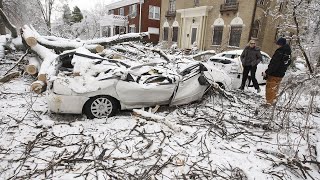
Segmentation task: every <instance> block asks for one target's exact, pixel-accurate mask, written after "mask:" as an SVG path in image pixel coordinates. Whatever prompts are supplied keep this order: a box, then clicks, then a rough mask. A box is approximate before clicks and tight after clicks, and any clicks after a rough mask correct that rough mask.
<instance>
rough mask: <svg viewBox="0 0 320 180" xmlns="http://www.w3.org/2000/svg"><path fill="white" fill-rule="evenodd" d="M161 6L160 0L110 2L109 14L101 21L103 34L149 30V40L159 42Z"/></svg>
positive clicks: (110, 34) (108, 6)
mask: <svg viewBox="0 0 320 180" xmlns="http://www.w3.org/2000/svg"><path fill="white" fill-rule="evenodd" d="M160 7H161V1H160V0H121V1H118V2H115V3H112V4H109V5H107V8H108V10H109V12H108V14H109V15H108V16H105V17H103V18H102V19H101V21H100V22H101V23H100V26H101V29H102V31H101V32H102V36H112V35H115V34H122V33H138V32H149V33H150V39H149V41H150V42H153V43H158V42H159V34H160V17H161V16H160ZM140 13H141V15H140Z"/></svg>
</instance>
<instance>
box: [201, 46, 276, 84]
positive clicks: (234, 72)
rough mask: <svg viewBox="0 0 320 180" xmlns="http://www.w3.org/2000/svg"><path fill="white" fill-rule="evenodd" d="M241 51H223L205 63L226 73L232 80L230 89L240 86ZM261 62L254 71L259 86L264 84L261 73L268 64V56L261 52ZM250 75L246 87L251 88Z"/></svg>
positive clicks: (241, 69)
mask: <svg viewBox="0 0 320 180" xmlns="http://www.w3.org/2000/svg"><path fill="white" fill-rule="evenodd" d="M242 52H243V50H233V51H225V52H222V53H219V54H216V55H214V56H212V57H210V59H209V60H208V61H207V63H208V64H210V65H212V66H214V67H217V68H218V69H221V70H224V71H226V73H227V74H228V75H229V76H230V77H231V78H232V87H233V88H238V87H240V85H241V79H242V71H243V67H242V63H241V59H240V55H241V54H242ZM261 55H262V61H261V63H259V64H258V67H257V71H256V79H257V81H258V83H259V84H265V83H266V80H265V79H263V76H262V72H264V71H265V70H266V69H267V68H268V65H269V63H270V60H271V58H270V56H269V55H268V54H267V53H265V52H263V51H261ZM250 83H251V80H250V74H249V78H248V83H247V85H248V86H251V84H250Z"/></svg>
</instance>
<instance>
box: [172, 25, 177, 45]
mask: <svg viewBox="0 0 320 180" xmlns="http://www.w3.org/2000/svg"><path fill="white" fill-rule="evenodd" d="M178 33H179V27H173V28H172V41H173V42H178Z"/></svg>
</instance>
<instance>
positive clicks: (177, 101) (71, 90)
mask: <svg viewBox="0 0 320 180" xmlns="http://www.w3.org/2000/svg"><path fill="white" fill-rule="evenodd" d="M59 58H60V59H65V60H64V61H63V62H68V61H69V62H70V59H71V62H72V66H73V67H72V66H70V64H69V68H68V67H66V66H65V65H63V66H61V68H60V73H59V74H57V76H56V77H54V78H53V80H52V81H50V82H51V83H50V84H49V85H50V86H49V91H48V105H49V109H50V110H51V111H53V112H56V113H72V114H81V113H84V114H86V115H87V117H88V118H96V117H107V116H113V115H115V114H116V112H117V111H119V110H124V109H133V108H141V107H151V106H156V105H181V104H187V103H190V102H193V101H196V100H199V99H201V98H202V96H203V95H204V94H205V92H206V90H207V89H208V88H209V87H210V86H212V85H213V84H215V83H216V84H219V85H220V86H221V87H224V88H225V89H230V88H231V84H232V82H231V78H230V77H229V76H228V75H227V74H226V73H225V72H224V71H221V70H219V69H216V68H214V67H212V66H209V65H208V64H206V63H200V62H196V61H193V62H188V63H185V62H180V63H150V64H141V65H135V66H130V65H127V64H125V63H123V62H121V61H120V60H119V61H117V60H110V59H103V58H101V57H98V56H97V55H93V54H91V53H90V52H70V53H66V54H62V55H60V56H59ZM66 64H68V63H66ZM75 74H76V75H75ZM216 84H215V85H216Z"/></svg>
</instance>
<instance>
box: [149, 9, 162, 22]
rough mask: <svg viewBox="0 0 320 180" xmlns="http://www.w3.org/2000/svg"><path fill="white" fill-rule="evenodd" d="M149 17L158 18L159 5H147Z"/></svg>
mask: <svg viewBox="0 0 320 180" xmlns="http://www.w3.org/2000/svg"><path fill="white" fill-rule="evenodd" d="M149 19H157V20H160V7H157V6H149Z"/></svg>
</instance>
